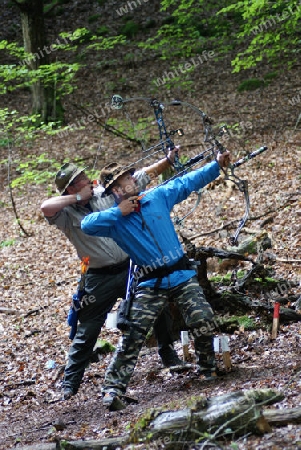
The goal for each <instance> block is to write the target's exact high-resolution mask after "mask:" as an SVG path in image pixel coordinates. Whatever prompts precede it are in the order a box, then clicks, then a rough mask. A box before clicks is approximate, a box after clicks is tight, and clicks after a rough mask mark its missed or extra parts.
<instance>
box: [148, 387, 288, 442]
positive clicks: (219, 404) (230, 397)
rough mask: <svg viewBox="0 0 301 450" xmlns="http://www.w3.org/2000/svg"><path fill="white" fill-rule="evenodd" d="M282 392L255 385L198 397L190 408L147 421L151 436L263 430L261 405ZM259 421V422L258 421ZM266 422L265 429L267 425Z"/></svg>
mask: <svg viewBox="0 0 301 450" xmlns="http://www.w3.org/2000/svg"><path fill="white" fill-rule="evenodd" d="M283 398H284V396H283V395H282V394H281V393H280V392H278V391H275V390H272V389H254V390H249V391H237V392H232V393H229V394H225V395H219V396H217V397H212V398H209V399H206V398H201V400H200V401H199V402H197V403H196V404H195V406H193V407H192V408H186V409H183V410H180V411H166V412H162V413H160V414H159V415H158V416H157V417H156V418H155V419H154V420H152V421H151V422H150V424H149V429H150V431H151V432H152V433H153V434H154V437H158V436H164V435H167V434H168V435H169V436H170V435H172V436H173V438H174V439H175V440H176V438H177V437H181V439H183V438H185V439H189V440H190V439H194V438H197V437H200V435H201V434H202V433H210V434H213V437H214V438H218V437H219V436H222V435H223V434H224V433H225V430H226V429H227V430H228V429H231V432H232V433H233V435H235V436H239V435H243V434H245V433H248V432H251V433H256V434H262V433H263V432H264V431H266V430H265V429H263V426H262V423H263V422H264V417H263V414H262V406H263V405H267V404H271V403H276V402H278V401H280V400H282V399H283ZM258 421H259V422H258ZM268 428H269V427H268V425H267V426H266V429H268Z"/></svg>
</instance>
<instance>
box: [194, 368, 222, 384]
mask: <svg viewBox="0 0 301 450" xmlns="http://www.w3.org/2000/svg"><path fill="white" fill-rule="evenodd" d="M198 373H199V374H200V375H201V376H202V377H204V378H205V381H214V380H217V379H218V378H219V377H221V376H223V375H225V374H224V372H223V371H221V370H220V369H218V368H217V367H212V368H211V369H201V368H199V369H198Z"/></svg>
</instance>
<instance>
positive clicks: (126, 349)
mask: <svg viewBox="0 0 301 450" xmlns="http://www.w3.org/2000/svg"><path fill="white" fill-rule="evenodd" d="M228 164H229V152H225V153H223V154H220V153H219V154H218V155H217V158H216V161H213V162H211V163H209V164H207V165H206V166H203V167H201V168H200V169H197V170H194V171H192V172H190V173H188V174H186V175H184V176H182V177H178V178H176V179H174V180H171V181H169V182H168V183H166V184H164V185H161V186H159V187H156V188H154V189H151V190H149V191H145V192H142V193H140V194H139V193H138V192H137V186H136V183H135V180H134V178H133V176H132V175H133V173H134V171H133V169H130V170H129V169H127V168H126V169H122V168H121V167H120V166H118V165H116V168H115V170H112V172H111V173H109V174H108V176H107V177H106V179H105V182H104V187H105V188H106V192H111V193H113V195H114V197H115V200H116V204H115V205H114V206H113V207H112V208H109V209H107V210H105V211H101V212H94V213H91V214H89V215H88V216H86V217H85V218H84V220H83V221H82V223H81V228H82V230H83V231H84V232H85V233H86V234H89V235H94V236H107V237H111V238H113V239H114V240H115V241H116V242H117V244H118V245H119V246H120V247H121V248H122V249H123V250H124V251H125V252H126V253H127V254H128V255H129V256H130V258H131V259H132V261H133V263H134V264H136V265H137V266H138V267H139V270H138V272H137V275H136V277H137V278H136V281H137V288H136V291H135V298H134V301H133V304H132V307H131V311H130V318H129V320H130V323H131V327H130V329H129V330H126V331H124V332H123V335H122V337H121V340H120V342H119V344H118V347H117V349H116V352H115V354H114V356H113V359H112V361H111V363H110V365H109V367H108V369H107V371H106V376H105V382H104V386H103V395H104V397H103V404H104V405H105V406H107V407H109V408H110V409H111V410H116V409H122V408H124V407H125V405H124V404H123V402H122V401H121V400H120V397H122V396H123V395H124V394H125V391H126V387H127V385H128V383H129V380H130V377H131V375H132V373H133V370H134V368H135V364H136V362H137V358H138V355H139V352H140V349H141V347H142V345H143V342H144V340H145V336H146V335H147V333H148V331H149V329H150V328H151V326H152V325H153V324H154V322H155V320H156V318H157V317H158V315H159V313H160V311H161V310H162V308H163V307H164V305H165V304H166V302H168V301H169V300H172V301H174V302H176V303H177V304H178V307H179V309H180V311H181V313H182V315H183V318H184V320H185V323H186V325H187V327H188V328H189V329H190V331H191V333H192V335H193V337H194V344H195V354H196V360H197V364H198V367H199V371H200V373H201V374H202V375H204V376H205V378H206V379H212V378H214V377H216V363H215V355H214V351H213V330H214V325H213V311H212V309H211V307H210V305H209V304H208V302H207V301H206V299H205V297H204V294H203V290H202V288H201V287H200V286H199V284H198V281H197V278H196V272H195V270H194V269H193V268H191V266H190V264H189V261H188V260H187V258H186V256H185V254H184V251H183V248H182V245H181V243H180V241H179V239H178V236H177V234H176V231H175V229H174V225H173V223H172V220H171V218H170V211H171V210H172V208H173V206H174V205H175V204H177V203H180V202H181V201H183V200H185V199H186V198H187V197H188V196H189V195H190V194H191V193H192V192H193V191H198V190H199V189H201V188H202V187H204V186H206V185H207V184H208V183H210V182H211V181H213V180H214V179H216V178H217V177H218V176H219V172H220V166H222V167H226V166H227V165H228ZM138 194H139V196H138Z"/></svg>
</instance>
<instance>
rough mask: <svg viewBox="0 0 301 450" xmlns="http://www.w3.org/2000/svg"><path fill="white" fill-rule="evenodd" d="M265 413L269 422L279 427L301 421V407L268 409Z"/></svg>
mask: <svg viewBox="0 0 301 450" xmlns="http://www.w3.org/2000/svg"><path fill="white" fill-rule="evenodd" d="M263 415H264V417H265V419H266V420H267V421H268V422H269V424H271V425H275V426H277V427H280V426H284V425H288V424H299V423H301V408H291V409H287V408H286V409H267V410H265V411H263Z"/></svg>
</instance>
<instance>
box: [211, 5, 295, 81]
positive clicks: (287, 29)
mask: <svg viewBox="0 0 301 450" xmlns="http://www.w3.org/2000/svg"><path fill="white" fill-rule="evenodd" d="M233 11H235V12H239V13H240V14H242V17H243V19H244V22H243V23H242V24H241V25H240V29H239V32H238V35H237V36H238V38H239V39H240V41H241V42H245V49H244V50H243V51H242V52H240V53H238V54H237V55H236V57H235V58H234V59H233V61H232V65H233V68H234V69H233V71H234V72H239V71H240V70H241V69H248V68H251V67H254V66H256V65H257V64H258V63H259V62H260V61H262V60H264V59H267V60H268V61H269V63H273V64H275V65H277V66H281V65H283V62H286V64H287V65H288V66H291V65H292V64H293V63H294V62H295V61H297V60H298V53H300V35H299V28H300V18H301V6H300V2H298V1H297V0H285V1H282V0H276V1H275V2H273V3H271V2H269V1H268V0H257V1H254V2H243V1H239V2H234V1H232V4H230V5H227V6H225V7H224V8H222V9H221V10H220V11H219V14H224V15H225V14H226V15H227V14H228V13H229V12H233Z"/></svg>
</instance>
